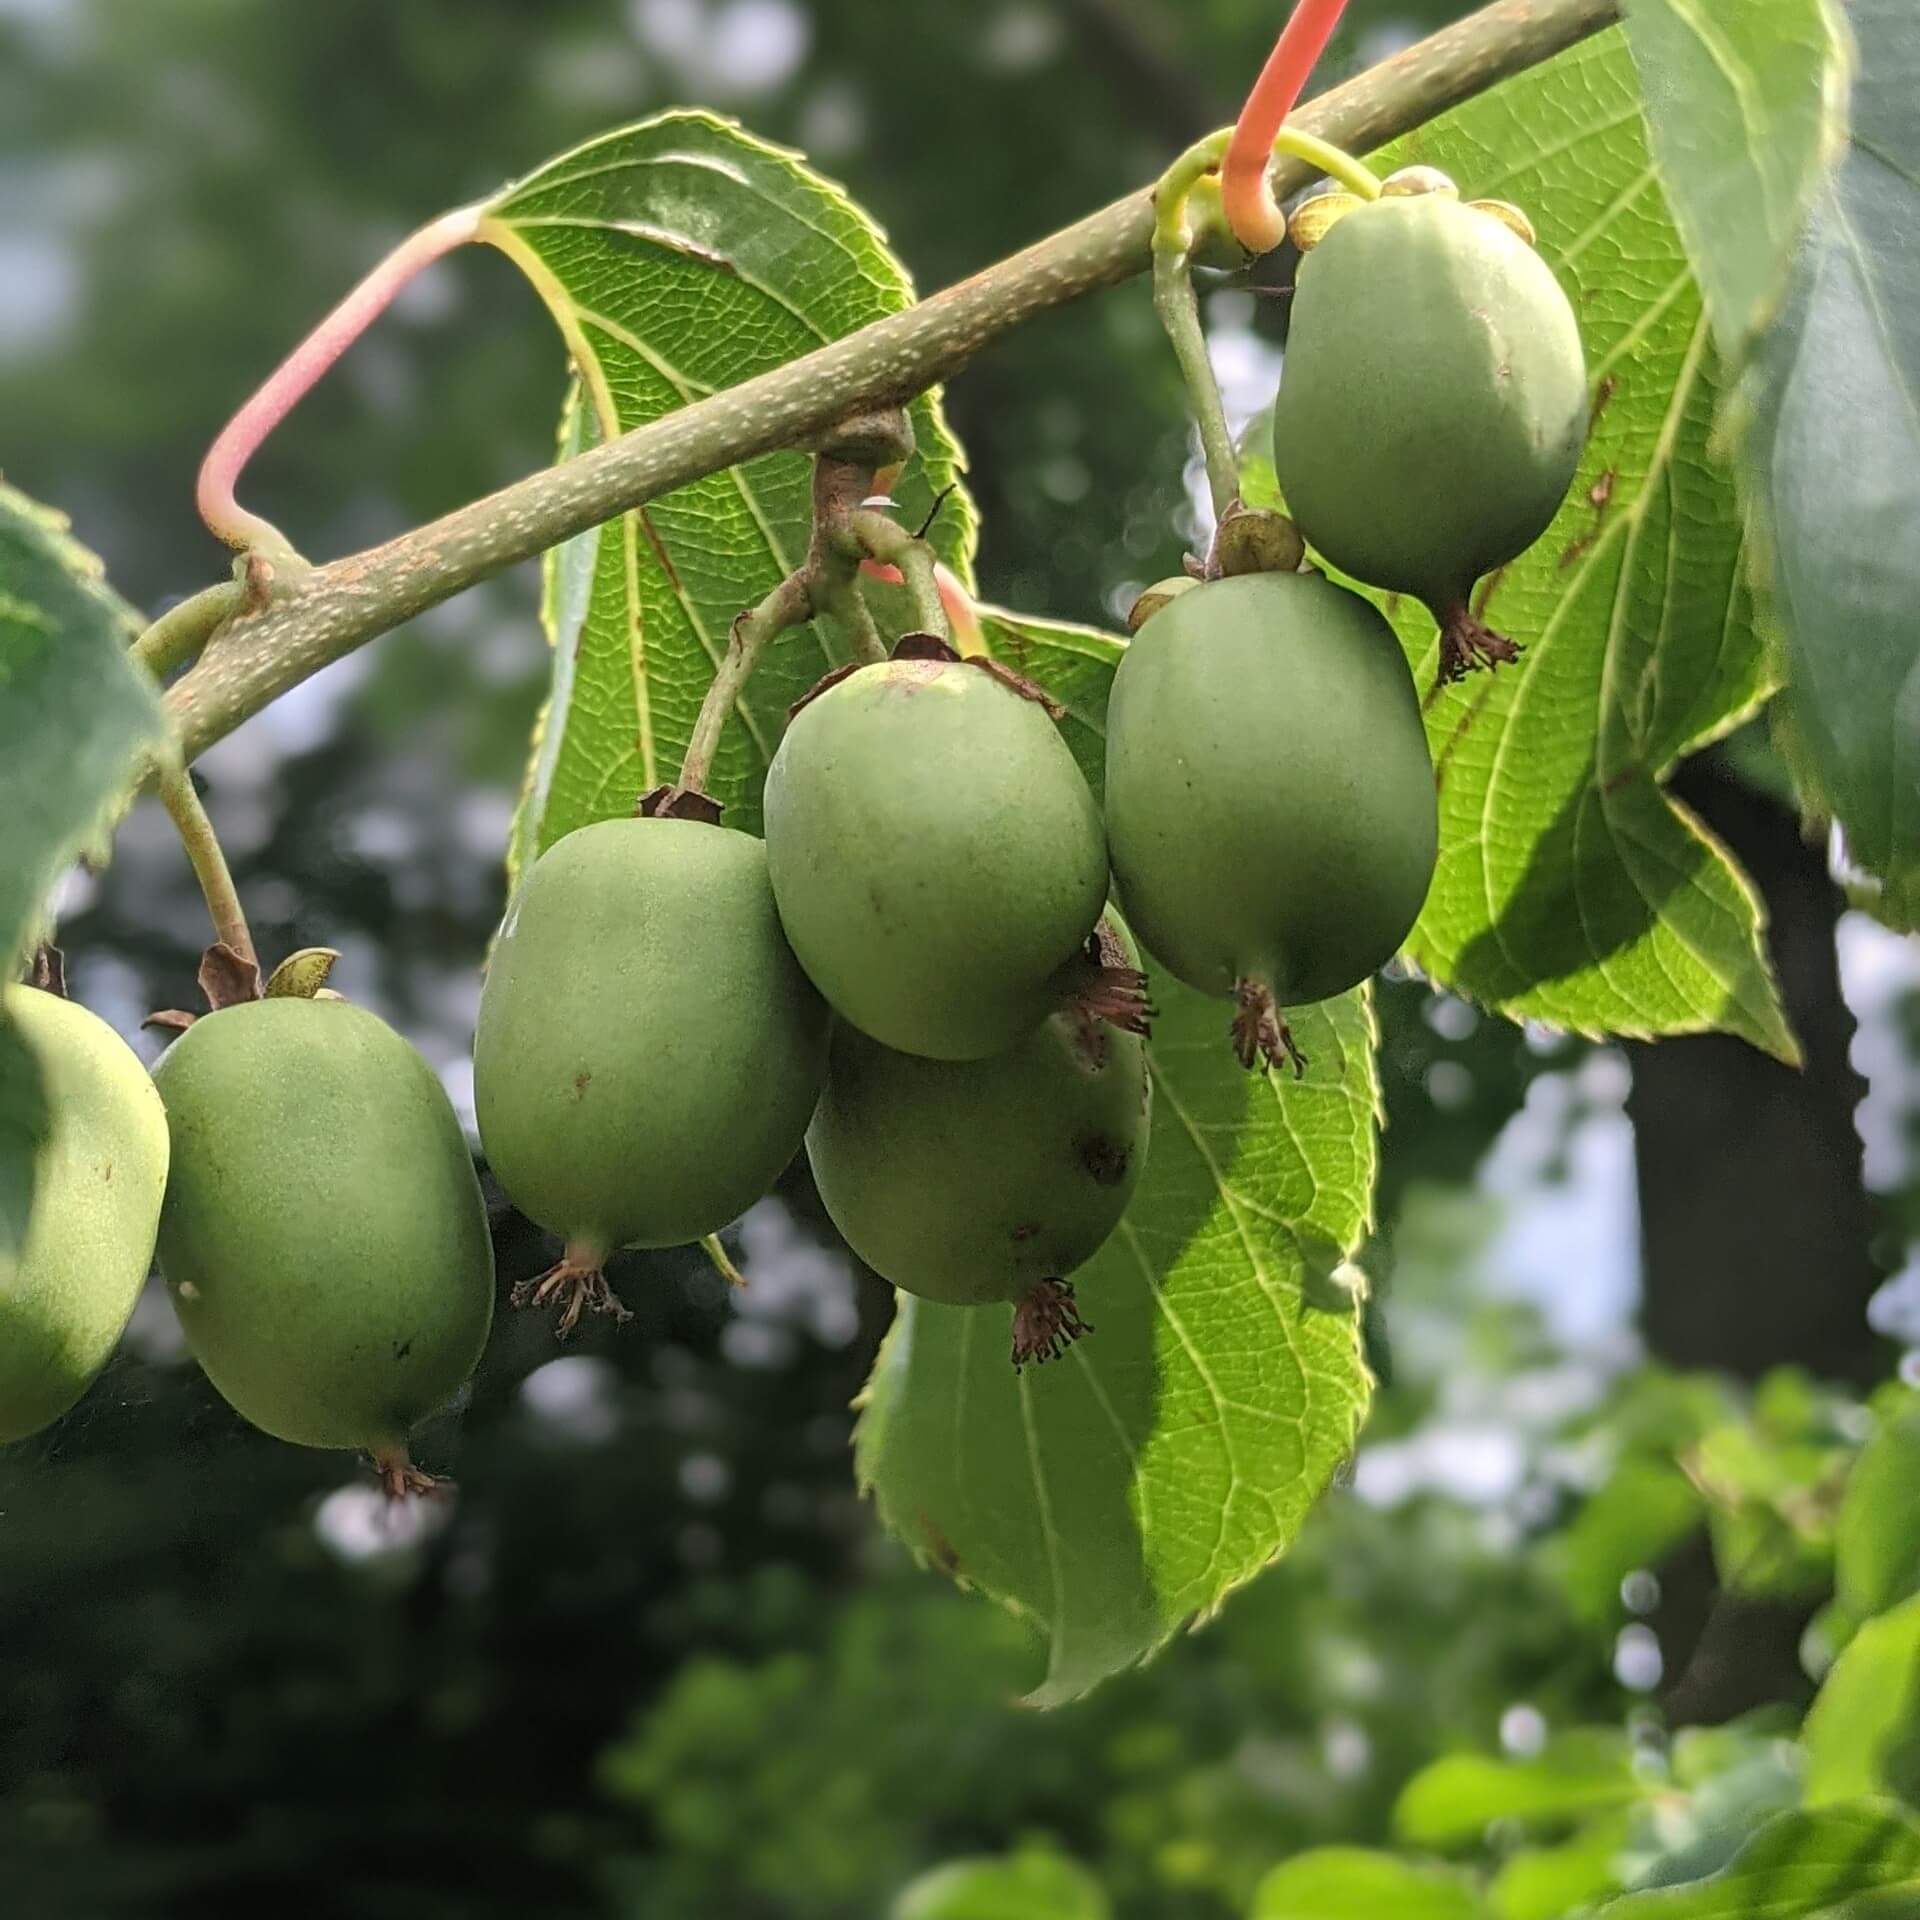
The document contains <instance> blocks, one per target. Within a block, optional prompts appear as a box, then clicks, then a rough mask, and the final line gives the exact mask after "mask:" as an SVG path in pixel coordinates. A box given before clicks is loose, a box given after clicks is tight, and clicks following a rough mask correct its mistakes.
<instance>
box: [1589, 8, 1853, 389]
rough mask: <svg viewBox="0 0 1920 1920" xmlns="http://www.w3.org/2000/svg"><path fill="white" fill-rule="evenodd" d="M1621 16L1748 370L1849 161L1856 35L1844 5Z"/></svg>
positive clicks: (1665, 165)
mask: <svg viewBox="0 0 1920 1920" xmlns="http://www.w3.org/2000/svg"><path fill="white" fill-rule="evenodd" d="M1623 12H1624V14H1625V18H1626V29H1627V43H1628V45H1629V46H1630V47H1631V48H1632V49H1633V58H1634V65H1635V66H1636V67H1637V68H1638V70H1639V73H1640V84H1641V88H1642V91H1643V92H1644V94H1645V96H1646V102H1647V126H1648V131H1649V134H1650V135H1651V138H1652V145H1653V157H1654V161H1655V163H1656V164H1657V165H1658V167H1659V169H1660V179H1661V184H1662V185H1663V186H1664V187H1665V188H1666V193H1667V200H1668V203H1669V205H1670V206H1671V207H1672V209H1673V217H1674V222H1675V224H1676V225H1677V226H1678V227H1679V229H1680V233H1681V237H1682V238H1683V239H1684V240H1685V241H1686V243H1687V254H1688V257H1689V258H1690V259H1691V260H1692V262H1693V270H1694V276H1695V278H1696V279H1697V280H1698V281H1699V282H1700V290H1701V292H1702V294H1703V295H1704V296H1705V298H1706V303H1707V313H1708V316H1709V318H1710V319H1711V321H1712V323H1713V332H1714V338H1715V340H1716V342H1717V343H1718V345H1719V348H1720V351H1721V353H1722V354H1723V355H1724V356H1725V357H1726V358H1727V359H1728V361H1729V362H1731V363H1733V364H1735V365H1738V364H1739V363H1740V362H1741V361H1742V360H1743V359H1744V358H1745V357H1746V352H1747V348H1748V347H1749V345H1750V344H1751V343H1752V341H1753V339H1754V337H1755V335H1757V334H1758V333H1759V331H1760V330H1761V328H1762V327H1764V326H1765V325H1766V323H1767V321H1768V320H1769V319H1770V318H1771V316H1772V314H1773V311H1774V308H1775V307H1776V306H1777V305H1778V304H1779V301H1780V297H1781V295H1782V293H1783V292H1784V291H1785V289H1786V284H1787V270H1788V267H1789V265H1790V264H1791V262H1792V259H1793V252H1794V248H1795V247H1796V246H1797V245H1798V244H1799V240H1800V228H1801V225H1802V223H1803V222H1804V221H1805V219H1806V217H1807V209H1808V208H1809V207H1810V206H1811V205H1812V204H1813V198H1814V195H1815V194H1816V193H1817V192H1818V191H1819V190H1820V187H1821V185H1822V184H1823V182H1824V180H1825V178H1826V172H1827V168H1828V167H1829V165H1831V163H1832V161H1833V159H1834V157H1835V155H1836V154H1837V153H1838V151H1839V147H1840V142H1841V139H1842V137H1843V129H1844V124H1845V117H1846V97H1847V72H1848V55H1849V51H1850V48H1849V43H1848V39H1847V32H1846V26H1845V23H1844V21H1843V19H1842V18H1841V16H1840V12H1839V9H1838V6H1837V4H1836V0H1740V3H1739V4H1735V5H1732V6H1727V5H1724V4H1716V0H1627V4H1626V6H1625V7H1624V9H1623Z"/></svg>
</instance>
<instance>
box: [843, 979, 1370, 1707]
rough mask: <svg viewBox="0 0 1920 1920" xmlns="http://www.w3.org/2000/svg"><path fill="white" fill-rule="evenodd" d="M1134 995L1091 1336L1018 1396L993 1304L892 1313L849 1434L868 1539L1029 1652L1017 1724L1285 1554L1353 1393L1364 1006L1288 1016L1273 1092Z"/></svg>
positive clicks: (1093, 1272) (1363, 1139) (1210, 1010)
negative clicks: (1003, 1611)
mask: <svg viewBox="0 0 1920 1920" xmlns="http://www.w3.org/2000/svg"><path fill="white" fill-rule="evenodd" d="M1153 992H1154V999H1155V1003H1156V1005H1157V1006H1158V1008H1159V1017H1158V1019H1157V1021H1156V1023H1155V1027H1154V1037H1153V1042H1152V1047H1151V1059H1152V1067H1153V1080H1154V1089H1153V1098H1154V1111H1153V1133H1152V1139H1151V1143H1150V1145H1149V1149H1148V1154H1147V1165H1146V1169H1145V1172H1144V1173H1143V1175H1142V1176H1141V1182H1140V1187H1139V1190H1138V1192H1137V1193H1136V1194H1135V1197H1134V1201H1133V1205H1132V1207H1131V1208H1130V1210H1129V1214H1128V1218H1127V1219H1126V1220H1125V1221H1123V1222H1122V1223H1121V1226H1120V1229H1119V1231H1118V1233H1116V1234H1115V1235H1114V1237H1113V1239H1112V1240H1110V1241H1109V1242H1108V1243H1107V1245H1106V1247H1105V1248H1104V1249H1103V1250H1102V1251H1101V1252H1100V1253H1099V1254H1098V1255H1096V1256H1095V1258H1094V1259H1093V1260H1092V1261H1091V1262H1089V1263H1088V1265H1086V1266H1085V1267H1083V1268H1082V1269H1081V1270H1080V1271H1079V1272H1078V1273H1077V1274H1076V1275H1075V1276H1074V1279H1075V1285H1076V1287H1077V1289H1078V1291H1079V1297H1080V1303H1081V1305H1082V1307H1083V1308H1084V1310H1085V1313H1086V1317H1087V1318H1088V1319H1089V1320H1090V1321H1091V1322H1092V1323H1093V1326H1094V1329H1095V1331H1094V1332H1093V1334H1092V1335H1090V1336H1089V1337H1088V1338H1086V1339H1083V1340H1081V1341H1079V1342H1077V1343H1076V1344H1075V1345H1074V1346H1073V1347H1071V1348H1069V1349H1068V1351H1067V1354H1066V1356H1065V1357H1064V1358H1063V1359H1061V1360H1060V1361H1058V1362H1057V1363H1055V1364H1053V1365H1050V1366H1047V1367H1044V1368H1028V1369H1027V1370H1026V1371H1025V1372H1023V1373H1020V1374H1018V1375H1016V1374H1015V1373H1014V1372H1013V1370H1012V1368H1011V1367H1010V1366H1009V1364H1008V1359H1007V1348H1008V1336H1009V1322H1010V1311H1011V1310H1010V1309H1008V1308H1005V1307H970V1308H968V1307H940V1306H933V1305H930V1304H928V1303H927V1302H925V1301H920V1300H913V1299H908V1298H906V1297H904V1296H903V1297H902V1299H901V1303H900V1311H899V1317H898V1318H897V1320H896V1321H895V1323H894V1327H893V1330H892V1332H891V1333H890V1334H889V1335H888V1337H887V1341H886V1345H885V1347H884V1348H883V1349H882V1351H881V1355H880V1358H879V1361H878V1362H877V1364H876V1366H875V1369H874V1374H873V1378H872V1380H871V1381H870V1382H869V1384H868V1388H867V1395H866V1401H865V1405H864V1409H863V1411H862V1414H861V1420H860V1426H859V1430H858V1434H857V1448H858V1459H859V1469H860V1477H861V1480H862V1482H863V1484H864V1485H866V1486H867V1487H868V1488H869V1489H870V1490H871V1491H872V1493H873V1495H874V1497H875V1499H876V1500H877V1501H878V1503H879V1506H880V1510H881V1513H882V1515H883V1516H884V1517H885V1519H886V1521H887V1523H888V1525H889V1526H890V1527H891V1528H892V1529H893V1530H894V1531H895V1532H896V1533H898V1534H899V1535H900V1536H901V1537H902V1538H903V1539H905V1540H906V1541H907V1542H908V1543H909V1544H910V1545H911V1546H912V1547H913V1548H914V1549H915V1551H916V1552H917V1553H919V1554H920V1556H921V1557H922V1558H923V1559H925V1560H927V1561H929V1562H930V1563H932V1564H934V1565H936V1566H939V1567H941V1568H942V1569H943V1570H945V1571H946V1572H948V1573H949V1574H951V1575H953V1576H954V1577H955V1578H958V1579H960V1580H963V1581H965V1582H967V1583H968V1584H970V1585H973V1586H975V1587H978V1588H980V1589H981V1590H982V1591H983V1592H985V1593H987V1594H989V1595H991V1596H992V1597H993V1598H994V1599H996V1600H999V1601H1000V1602H1002V1603H1003V1604H1004V1605H1006V1606H1009V1607H1011V1608H1013V1609H1014V1610H1015V1611H1016V1612H1018V1613H1020V1614H1021V1615H1023V1616H1024V1617H1025V1618H1027V1619H1028V1620H1030V1621H1031V1622H1032V1623H1033V1624H1034V1625H1035V1626H1036V1627H1037V1628H1038V1629H1039V1630H1040V1631H1041V1632H1042V1633H1044V1634H1045V1636H1046V1640H1047V1671H1046V1676H1045V1678H1044V1680H1043V1681H1042V1683H1041V1684H1040V1685H1039V1686H1038V1687H1037V1688H1036V1689H1035V1691H1034V1693H1033V1695H1032V1698H1033V1700H1034V1701H1035V1702H1036V1703H1039V1704H1050V1703H1053V1702H1057V1701H1061V1700H1066V1699H1070V1698H1072V1697H1073V1696H1075V1695H1077V1694H1080V1693H1083V1692H1085V1691H1086V1689H1087V1688H1089V1687H1090V1686H1092V1685H1093V1684H1094V1683H1095V1682H1096V1681H1098V1680H1100V1679H1102V1678H1104V1677H1105V1676H1106V1675H1108V1674H1110V1673H1113V1672H1116V1671H1118V1670H1119V1669H1121V1668H1123V1667H1127V1666H1131V1665H1134V1664H1136V1663H1137V1662H1138V1661H1140V1660H1142V1659H1144V1658H1146V1657H1147V1655H1149V1654H1150V1653H1152V1652H1153V1651H1154V1650H1155V1649H1156V1648H1157V1647H1159V1646H1160V1645H1161V1644H1162V1643H1163V1642H1164V1641H1165V1640H1166V1639H1167V1638H1168V1637H1169V1636H1170V1635H1171V1634H1173V1633H1174V1632H1176V1631H1177V1630H1178V1629H1179V1628H1180V1627H1181V1626H1183V1625H1185V1624H1186V1623H1188V1622H1189V1621H1191V1620H1193V1619H1195V1618H1197V1617H1202V1616H1204V1615H1206V1614H1208V1613H1210V1612H1212V1611H1213V1610H1214V1609H1215V1608H1216V1607H1218V1606H1219V1605H1220V1604H1221V1602H1222V1601H1223V1600H1224V1599H1225V1598H1226V1597H1227V1595H1228V1594H1229V1593H1231V1592H1232V1590H1233V1589H1234V1588H1235V1587H1237V1586H1239V1585H1241V1584H1242V1583H1243V1582H1245V1581H1246V1580H1248V1579H1250V1578H1251V1577H1252V1576H1253V1575H1254V1574H1255V1573H1257V1572H1259V1571H1260V1569H1261V1568H1262V1567H1264V1566H1265V1565H1266V1564H1267V1563H1268V1562H1269V1561H1270V1560H1272V1559H1273V1558H1274V1557H1275V1556H1276V1555H1277V1554H1279V1553H1281V1552H1282V1551H1284V1549H1285V1548H1286V1547H1287V1545H1288V1544H1289V1543H1290V1542H1291V1540H1292V1539H1293V1538H1294V1536H1295V1534H1296V1533H1297V1532H1298V1531H1299V1528H1300V1526H1301V1524H1302V1522H1303V1521H1304V1519H1305V1517H1306V1514H1307V1512H1308V1510H1309V1508H1310V1507H1311V1506H1312V1505H1313V1503H1314V1501H1315V1500H1316V1499H1317V1498H1318V1497H1319V1495H1320V1493H1321V1491H1322V1490H1323V1489H1324V1488H1325V1486H1326V1484H1327V1482H1328V1480H1329V1479H1330V1478H1331V1477H1332V1475H1333V1472H1334V1470H1335V1468H1336V1467H1337V1466H1338V1465H1339V1463H1340V1462H1341V1460H1342V1459H1344V1458H1345V1457H1346V1455H1347V1454H1348V1452H1349V1451H1350V1450H1351V1448H1352V1446H1353V1442H1354V1437H1355V1434H1356V1432H1357V1430H1358V1427H1359V1420H1360V1414H1361V1412H1362V1410H1363V1408H1364V1406H1365V1403H1366V1397H1367V1375H1366V1370H1365V1367H1364V1364H1363V1362H1362V1359H1361V1353H1360V1337H1359V1316H1358V1312H1357V1301H1356V1300H1355V1298H1354V1296H1353V1294H1352V1292H1351V1291H1350V1290H1349V1289H1347V1288H1346V1287H1344V1286H1342V1285H1341V1284H1340V1279H1339V1277H1338V1276H1337V1274H1336V1269H1337V1268H1338V1266H1339V1262H1340V1260H1341V1257H1342V1256H1343V1255H1344V1254H1345V1253H1347V1252H1348V1251H1350V1250H1351V1249H1352V1248H1353V1247H1354V1245H1355V1244H1356V1243H1357V1241H1358V1240H1359V1238H1360V1235H1361V1232H1362V1230H1363V1227H1364V1225H1365V1222H1366V1217H1367V1208H1368V1200H1369V1195H1370V1193H1371V1190H1372V1181H1373V1168H1374V1154H1375V1135H1374V1105H1375V1100H1376V1097H1377V1095H1376V1089H1375V1082H1374V1072H1373V1037H1374V1036H1373V1026H1372V1019H1371V1015H1370V1012H1369V1009H1368V1006H1367V1003H1366V999H1365V997H1364V995H1362V994H1351V995H1348V996H1347V997H1346V998H1344V999H1340V1000H1334V1001H1328V1002H1326V1003H1325V1004H1323V1005H1321V1006H1318V1007H1313V1008H1307V1009H1304V1010H1302V1011H1301V1012H1300V1013H1299V1014H1298V1015H1297V1016H1295V1017H1294V1031H1295V1034H1296V1036H1297V1037H1298V1039H1299V1041H1300V1044H1301V1045H1302V1047H1303V1048H1304V1049H1305V1050H1306V1052H1307V1055H1308V1057H1309V1058H1310V1060H1311V1061H1312V1065H1311V1067H1310V1069H1309V1071H1308V1073H1307V1076H1306V1078H1305V1079H1304V1080H1302V1081H1299V1082H1295V1081H1293V1080H1292V1079H1290V1078H1287V1077H1283V1076H1281V1075H1278V1074H1276V1075H1274V1076H1272V1077H1271V1078H1263V1077H1261V1076H1258V1075H1250V1074H1247V1073H1245V1072H1244V1071H1242V1069H1241V1068H1240V1067H1239V1066H1238V1065H1237V1064H1236V1063H1235V1061H1234V1060H1233V1057H1232V1054H1231V1053H1230V1051H1229V1049H1228V1047H1227V1043H1226V1025H1227V1019H1228V1009H1227V1007H1226V1005H1225V1003H1224V1002H1222V1001H1217V1000H1207V999H1203V998H1202V997H1201V996H1199V995H1198V994H1194V993H1191V992H1188V991H1187V990H1186V989H1185V988H1182V987H1178V986H1176V985H1174V984H1173V983H1172V982H1171V981H1169V980H1167V979H1165V978H1162V977H1156V978H1155V980H1154V983H1153Z"/></svg>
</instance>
